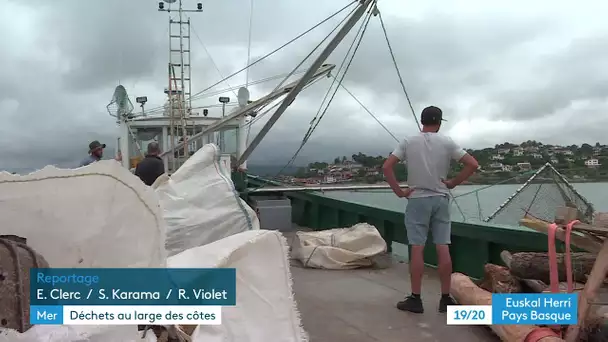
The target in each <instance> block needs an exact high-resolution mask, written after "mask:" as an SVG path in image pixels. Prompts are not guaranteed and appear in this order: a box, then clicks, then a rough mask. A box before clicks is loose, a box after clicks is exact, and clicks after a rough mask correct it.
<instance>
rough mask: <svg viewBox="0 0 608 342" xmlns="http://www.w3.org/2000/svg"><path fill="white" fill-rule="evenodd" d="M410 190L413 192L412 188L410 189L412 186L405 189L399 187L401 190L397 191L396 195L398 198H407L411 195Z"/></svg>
mask: <svg viewBox="0 0 608 342" xmlns="http://www.w3.org/2000/svg"><path fill="white" fill-rule="evenodd" d="M412 192H414V189H412V188H407V189H405V190H403V189H401V191H400V192H399V193H397V194H396V195H397V197H399V198H403V197H405V198H409V197H410V195H412Z"/></svg>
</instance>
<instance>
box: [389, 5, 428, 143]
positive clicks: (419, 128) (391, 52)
mask: <svg viewBox="0 0 608 342" xmlns="http://www.w3.org/2000/svg"><path fill="white" fill-rule="evenodd" d="M378 18H379V19H380V25H381V26H382V32H384V38H385V40H386V45H388V51H389V52H390V55H391V59H392V60H393V65H394V66H395V70H396V71H397V76H398V77H399V83H400V84H401V89H402V90H403V93H404V94H405V98H406V99H407V103H408V105H409V106H410V109H411V110H412V116H413V117H414V121H415V122H416V125H417V126H418V130H420V131H421V130H422V127H421V126H420V122H419V121H418V117H417V116H416V111H415V110H414V106H413V105H412V101H411V100H410V96H409V94H408V93H407V90H406V89H405V84H404V83H403V77H402V76H401V71H400V70H399V66H398V65H397V59H396V58H395V53H394V52H393V47H392V45H391V42H390V40H389V39H388V33H387V32H386V26H385V25H384V20H382V13H381V12H380V11H378Z"/></svg>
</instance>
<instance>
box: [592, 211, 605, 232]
mask: <svg viewBox="0 0 608 342" xmlns="http://www.w3.org/2000/svg"><path fill="white" fill-rule="evenodd" d="M593 225H594V226H598V227H606V228H608V213H595V215H593Z"/></svg>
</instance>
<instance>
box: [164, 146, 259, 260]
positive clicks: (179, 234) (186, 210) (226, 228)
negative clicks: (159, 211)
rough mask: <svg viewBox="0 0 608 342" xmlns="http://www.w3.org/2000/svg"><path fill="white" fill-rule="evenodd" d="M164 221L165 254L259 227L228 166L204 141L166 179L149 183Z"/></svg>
mask: <svg viewBox="0 0 608 342" xmlns="http://www.w3.org/2000/svg"><path fill="white" fill-rule="evenodd" d="M152 187H153V188H155V189H156V192H157V194H158V196H159V199H160V201H161V206H162V208H163V210H164V212H163V216H164V218H165V222H166V223H167V250H168V251H169V255H173V254H175V253H179V252H180V251H183V250H186V249H188V248H191V247H197V246H202V245H205V244H207V243H211V242H214V241H217V240H219V239H223V238H225V237H227V236H230V235H234V234H237V233H240V232H243V231H246V230H255V229H260V224H259V221H258V220H257V218H256V215H255V212H254V211H253V209H251V207H249V206H248V205H247V204H246V203H245V202H244V201H243V200H242V199H241V198H240V197H239V194H238V193H237V192H236V190H235V189H234V185H233V183H232V180H231V178H230V169H229V168H226V166H225V165H223V163H220V153H219V150H218V148H217V146H215V145H213V144H208V145H205V146H203V147H202V148H201V149H200V150H198V151H197V152H196V153H195V154H194V155H193V156H191V157H190V158H189V159H188V160H187V161H186V162H185V163H184V164H183V165H182V166H181V167H180V168H179V169H178V170H177V171H176V172H175V173H174V174H172V175H171V177H170V178H169V177H168V176H166V175H164V176H162V177H160V178H159V179H157V180H156V182H155V183H154V184H153V185H152Z"/></svg>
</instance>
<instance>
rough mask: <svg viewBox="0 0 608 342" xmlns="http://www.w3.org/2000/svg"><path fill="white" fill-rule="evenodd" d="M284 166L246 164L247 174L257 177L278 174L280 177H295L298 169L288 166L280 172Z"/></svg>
mask: <svg viewBox="0 0 608 342" xmlns="http://www.w3.org/2000/svg"><path fill="white" fill-rule="evenodd" d="M283 166H284V165H252V164H249V163H248V164H247V172H248V173H251V174H254V175H257V176H272V177H274V176H276V175H277V174H278V173H279V172H281V175H295V174H296V172H297V171H298V169H299V168H300V167H298V166H289V167H286V168H285V170H283V171H281V169H282V168H283Z"/></svg>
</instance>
